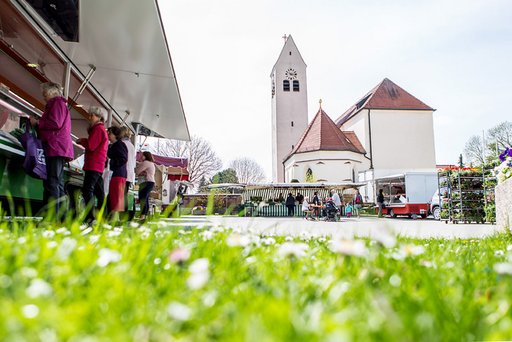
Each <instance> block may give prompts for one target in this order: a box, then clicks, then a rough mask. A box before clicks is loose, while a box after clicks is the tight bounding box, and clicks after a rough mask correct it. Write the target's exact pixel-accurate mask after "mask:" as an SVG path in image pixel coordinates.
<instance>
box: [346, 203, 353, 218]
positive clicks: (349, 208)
mask: <svg viewBox="0 0 512 342" xmlns="http://www.w3.org/2000/svg"><path fill="white" fill-rule="evenodd" d="M353 209H354V207H352V204H351V203H350V202H349V203H347V204H346V205H345V216H347V217H352V210H353Z"/></svg>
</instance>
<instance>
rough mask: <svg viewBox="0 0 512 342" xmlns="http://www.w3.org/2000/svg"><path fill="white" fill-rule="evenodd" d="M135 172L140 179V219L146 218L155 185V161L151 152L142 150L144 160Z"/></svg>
mask: <svg viewBox="0 0 512 342" xmlns="http://www.w3.org/2000/svg"><path fill="white" fill-rule="evenodd" d="M135 174H136V175H137V177H139V178H138V180H139V200H140V218H139V219H140V220H145V219H146V216H147V214H148V212H149V194H150V193H151V191H152V190H153V188H154V187H155V163H154V160H153V155H152V154H151V152H148V151H145V152H142V161H141V162H140V163H139V164H138V165H137V168H136V169H135Z"/></svg>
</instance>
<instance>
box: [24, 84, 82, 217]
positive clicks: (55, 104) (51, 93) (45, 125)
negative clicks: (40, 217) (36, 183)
mask: <svg viewBox="0 0 512 342" xmlns="http://www.w3.org/2000/svg"><path fill="white" fill-rule="evenodd" d="M41 91H42V93H43V97H44V100H45V102H46V106H45V110H44V112H43V115H42V116H41V118H40V119H39V120H38V121H36V124H37V133H38V137H39V139H41V141H42V142H43V149H44V153H45V156H46V173H47V179H46V180H45V181H43V186H44V192H43V200H44V202H45V203H46V204H48V203H50V202H53V201H54V202H55V214H56V217H57V218H58V219H59V218H60V215H61V212H60V199H61V198H62V197H63V196H64V195H65V193H64V163H66V162H68V161H70V160H73V157H74V152H73V142H72V141H71V115H70V113H69V109H68V106H67V102H66V99H64V98H63V97H62V87H61V86H60V85H59V84H57V83H53V82H47V83H43V84H41ZM31 121H32V120H31ZM32 123H33V124H34V122H32Z"/></svg>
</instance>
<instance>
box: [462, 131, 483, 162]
mask: <svg viewBox="0 0 512 342" xmlns="http://www.w3.org/2000/svg"><path fill="white" fill-rule="evenodd" d="M464 156H465V157H466V160H467V161H468V162H470V163H472V164H473V165H482V164H483V163H484V149H483V144H482V137H479V136H477V135H473V136H472V137H471V138H469V140H468V141H467V142H466V145H465V146H464Z"/></svg>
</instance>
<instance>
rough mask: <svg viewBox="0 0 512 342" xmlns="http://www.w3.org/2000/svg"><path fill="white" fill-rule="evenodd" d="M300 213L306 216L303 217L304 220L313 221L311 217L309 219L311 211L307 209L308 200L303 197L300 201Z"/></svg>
mask: <svg viewBox="0 0 512 342" xmlns="http://www.w3.org/2000/svg"><path fill="white" fill-rule="evenodd" d="M302 212H303V213H305V214H306V216H304V219H305V220H310V219H313V217H311V213H312V212H313V211H312V210H311V208H310V207H309V203H308V198H307V197H305V198H304V200H303V201H302Z"/></svg>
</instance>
